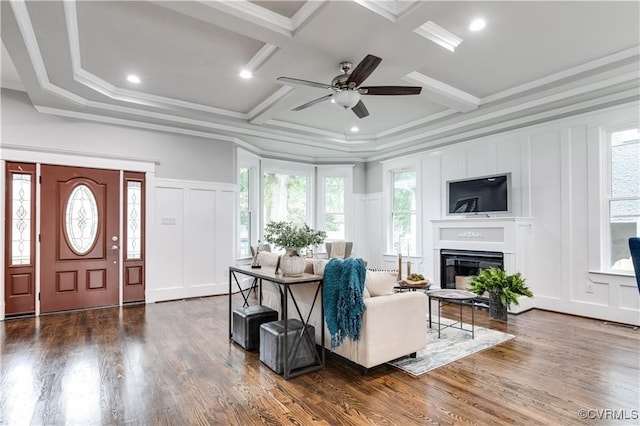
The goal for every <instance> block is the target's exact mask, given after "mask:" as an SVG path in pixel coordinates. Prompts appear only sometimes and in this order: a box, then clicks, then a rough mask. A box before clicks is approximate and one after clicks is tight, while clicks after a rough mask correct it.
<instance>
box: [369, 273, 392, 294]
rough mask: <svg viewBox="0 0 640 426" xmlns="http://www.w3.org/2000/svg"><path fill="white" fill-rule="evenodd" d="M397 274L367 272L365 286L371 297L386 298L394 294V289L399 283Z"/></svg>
mask: <svg viewBox="0 0 640 426" xmlns="http://www.w3.org/2000/svg"><path fill="white" fill-rule="evenodd" d="M397 281H398V280H397V273H395V272H387V271H377V272H374V271H367V278H366V279H365V282H364V285H365V287H366V289H367V290H369V294H371V297H376V296H385V295H387V294H392V293H393V287H395V286H396V285H397V284H398V282H397Z"/></svg>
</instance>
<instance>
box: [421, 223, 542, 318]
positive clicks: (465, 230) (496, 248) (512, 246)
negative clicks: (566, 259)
mask: <svg viewBox="0 0 640 426" xmlns="http://www.w3.org/2000/svg"><path fill="white" fill-rule="evenodd" d="M432 222H433V286H432V288H433V287H435V286H436V285H439V286H441V287H442V288H456V280H457V282H458V288H464V287H466V285H465V282H466V281H468V280H469V278H468V277H470V276H473V275H475V274H476V273H477V271H478V270H479V269H484V268H488V267H490V266H496V267H499V268H502V269H504V270H505V271H509V272H521V273H522V274H523V275H524V276H528V274H529V272H530V270H531V269H530V266H529V263H530V258H531V247H532V242H533V238H532V236H533V219H531V218H508V217H485V218H481V217H478V218H455V219H435V220H433V221H432ZM532 307H533V303H532V299H530V298H525V299H523V300H521V301H520V305H515V306H514V305H512V306H511V310H510V312H512V313H518V312H522V311H524V310H527V309H530V308H532Z"/></svg>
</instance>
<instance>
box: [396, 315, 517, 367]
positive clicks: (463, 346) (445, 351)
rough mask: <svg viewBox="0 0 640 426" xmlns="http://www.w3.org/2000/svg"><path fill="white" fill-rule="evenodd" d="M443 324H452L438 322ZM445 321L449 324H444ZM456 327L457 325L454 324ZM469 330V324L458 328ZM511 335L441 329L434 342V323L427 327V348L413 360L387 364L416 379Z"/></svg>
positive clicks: (497, 332)
mask: <svg viewBox="0 0 640 426" xmlns="http://www.w3.org/2000/svg"><path fill="white" fill-rule="evenodd" d="M442 321H443V324H450V323H453V321H450V320H447V319H444V318H443V319H442ZM447 321H449V322H447ZM456 326H459V324H457V325H456ZM462 326H463V327H464V328H466V329H471V324H466V323H465V324H463V325H462ZM513 337H514V336H513V335H511V334H507V333H503V332H501V331H496V330H491V329H489V328H484V327H478V326H476V327H475V338H474V339H471V333H470V332H468V331H463V330H460V329H456V328H445V329H443V330H442V331H441V332H440V339H438V328H437V324H433V328H427V347H426V348H425V349H423V350H421V351H419V352H418V353H417V354H416V357H415V358H409V357H404V358H400V359H397V360H395V361H391V362H390V363H389V364H390V365H392V366H394V367H396V368H399V369H401V370H403V371H406V372H407V373H409V374H411V375H413V376H419V375H421V374H424V373H426V372H428V371H431V370H433V369H435V368H438V367H441V366H443V365H445V364H448V363H450V362H453V361H456V360H459V359H461V358H464V357H466V356H469V355H471V354H474V353H476V352H480V351H481V350H484V349H487V348H490V347H492V346H495V345H498V344H500V343H502V342H506V341H507V340H509V339H513Z"/></svg>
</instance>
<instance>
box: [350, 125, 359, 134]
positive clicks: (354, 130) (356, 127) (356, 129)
mask: <svg viewBox="0 0 640 426" xmlns="http://www.w3.org/2000/svg"><path fill="white" fill-rule="evenodd" d="M359 130H360V129H358V126H353V127H352V128H351V131H352V132H353V133H355V132H357V131H359Z"/></svg>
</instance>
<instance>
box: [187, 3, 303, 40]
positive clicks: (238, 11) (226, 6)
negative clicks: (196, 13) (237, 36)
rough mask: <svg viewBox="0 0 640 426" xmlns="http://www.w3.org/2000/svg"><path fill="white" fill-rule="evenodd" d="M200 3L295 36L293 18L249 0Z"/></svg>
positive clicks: (271, 29) (289, 35)
mask: <svg viewBox="0 0 640 426" xmlns="http://www.w3.org/2000/svg"><path fill="white" fill-rule="evenodd" d="M198 3H200V4H202V5H204V6H206V7H210V8H213V9H217V10H220V11H222V12H224V13H227V14H229V15H233V16H235V17H236V18H240V19H242V20H245V21H248V22H251V23H252V24H255V25H258V26H261V27H263V28H266V29H268V30H270V31H275V32H277V33H280V34H282V35H284V36H286V37H293V30H294V28H293V22H292V21H291V19H289V18H287V17H286V16H282V15H280V14H278V13H275V12H272V11H270V10H269V9H265V8H264V7H261V6H258V5H256V4H254V3H251V2H249V1H246V0H234V1H228V2H221V1H199V2H198Z"/></svg>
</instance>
